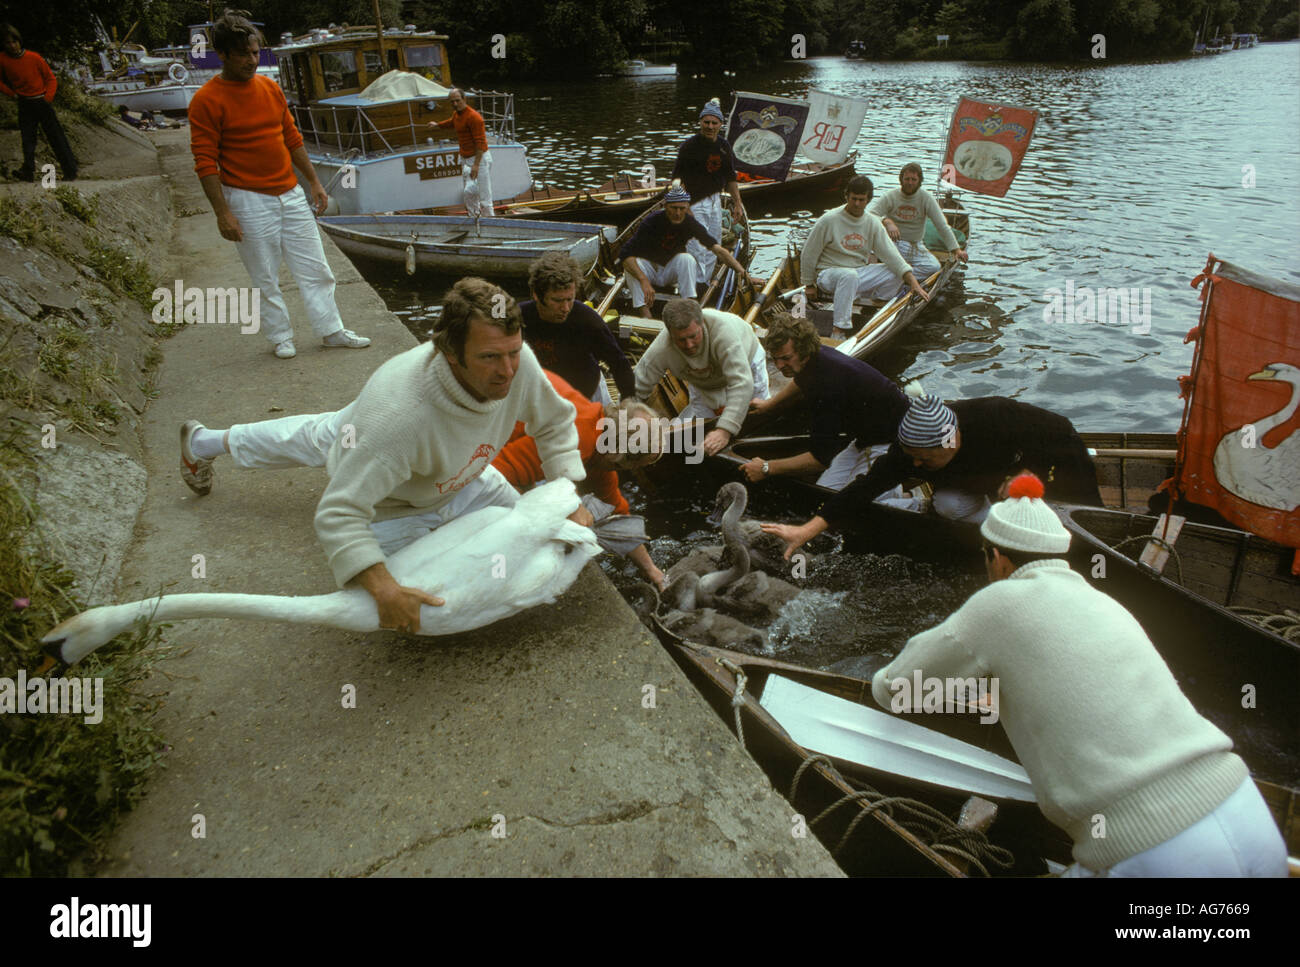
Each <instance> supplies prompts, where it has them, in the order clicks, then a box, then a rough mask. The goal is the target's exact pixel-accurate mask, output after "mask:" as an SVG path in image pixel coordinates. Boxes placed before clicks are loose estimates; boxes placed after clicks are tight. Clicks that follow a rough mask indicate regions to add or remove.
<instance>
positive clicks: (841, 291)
mask: <svg viewBox="0 0 1300 967" xmlns="http://www.w3.org/2000/svg"><path fill="white" fill-rule="evenodd" d="M903 287H904V283H903V282H902V281H900V280H899V278H898V276H896V275H895V274H894V273H893V272H891V271H890V270H889V268H888V267H887V266H886V265H885V264H884V263H883V262H872V263H870V264H869V265H862V266H859V267H858V268H856V269H822V270H821V271H820V272H818V273H817V288H819V289H821V290H822V291H823V292H830V293H832V294H833V296H834V300H835V310H834V311H835V314H834V318H833V319H832V320H831V321H832V322H833V323H834V324H835V326H836V327H837V328H839V329H850V328H852V326H853V300H854V299H892V298H893V297H894V296H896V295H898V293H900V292H902V291H903Z"/></svg>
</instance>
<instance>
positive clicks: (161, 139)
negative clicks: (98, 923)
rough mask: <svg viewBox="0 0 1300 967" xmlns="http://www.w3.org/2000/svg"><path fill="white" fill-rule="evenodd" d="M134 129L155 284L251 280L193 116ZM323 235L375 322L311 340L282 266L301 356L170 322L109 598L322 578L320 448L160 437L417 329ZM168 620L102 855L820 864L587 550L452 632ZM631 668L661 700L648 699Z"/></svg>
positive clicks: (506, 868)
mask: <svg viewBox="0 0 1300 967" xmlns="http://www.w3.org/2000/svg"><path fill="white" fill-rule="evenodd" d="M153 137H154V139H155V143H156V144H157V147H158V150H159V152H160V162H161V168H162V172H163V175H162V177H163V178H164V179H165V181H166V182H167V186H168V189H169V190H170V193H171V199H172V206H173V210H174V212H175V214H176V221H175V226H174V235H173V241H172V246H171V252H170V258H171V264H169V265H166V266H159V274H160V275H162V276H163V280H164V284H167V283H170V282H172V281H174V280H175V279H183V280H184V283H185V285H187V286H190V285H195V286H200V287H207V286H223V287H224V286H231V285H234V286H243V285H246V284H247V275H246V273H245V272H244V269H243V267H242V265H241V264H240V262H239V259H238V256H237V254H236V252H235V248H234V246H233V245H231V244H230V243H228V242H225V241H223V240H222V239H221V237H220V236H219V234H218V233H217V230H216V224H215V219H214V218H213V216H212V214H211V211H210V209H209V208H208V205H207V203H206V201H205V200H204V198H203V195H202V191H201V189H200V187H199V184H198V181H197V179H196V178H195V177H194V172H193V166H192V161H191V158H190V153H189V146H188V132H187V131H185V130H181V131H172V132H161V133H158V134H156V135H153ZM88 173H89V174H90V177H91V178H92V179H93V178H94V172H93V171H91V172H88ZM82 184H88V183H87V182H83V183H82ZM90 184H93V182H91V183H90ZM95 187H96V188H98V190H100V191H103V190H106V187H101V186H95ZM325 246H326V251H327V253H328V255H329V258H330V261H331V264H332V265H333V266H334V269H335V272H336V274H337V276H338V279H339V287H338V303H339V307H340V309H341V310H342V313H343V317H344V319H345V323H346V324H347V325H348V326H349V327H350V328H353V329H355V330H357V331H359V332H361V333H363V334H365V335H369V336H370V337H371V338H372V339H373V340H374V344H373V346H372V347H371V348H369V349H366V350H360V351H339V350H333V351H326V350H322V349H320V348H318V346H317V345H316V340H315V339H314V338H313V337H312V335H311V333H310V329H309V327H308V326H307V324H306V321H305V318H304V316H303V313H302V304H301V299H300V298H299V297H298V294H297V292H296V290H295V289H294V287H293V286H292V284H291V283H289V284H288V285H287V286H286V295H287V297H288V302H289V308H290V311H291V313H292V314H293V317H294V320H295V326H296V329H297V332H298V339H297V343H298V347H299V355H298V357H297V358H296V359H294V360H291V361H288V362H285V361H281V360H277V359H275V358H274V357H273V356H272V355H271V353H270V346H269V344H268V342H267V341H266V339H265V338H264V337H263V336H261V335H260V334H258V335H241V334H240V333H239V331H238V327H236V326H217V325H207V326H190V327H187V328H186V329H185V330H184V331H182V332H180V333H178V334H177V335H176V336H175V337H173V338H172V339H170V340H168V341H167V342H165V343H164V344H163V349H164V352H165V358H164V362H163V365H162V370H161V376H160V381H159V384H158V388H159V390H160V395H159V397H158V398H157V399H156V400H155V401H154V402H153V403H152V404H151V405H150V407H149V408H148V410H147V411H146V413H145V415H144V418H143V420H142V422H141V435H142V440H141V443H142V448H143V459H144V462H145V465H146V468H147V470H148V475H149V476H148V492H147V497H146V500H145V504H144V509H143V511H142V513H141V515H140V517H139V520H138V523H137V526H136V531H135V538H134V543H133V544H132V546H131V548H130V549H129V551H128V553H127V556H126V562H125V564H124V567H123V570H122V574H121V578H120V581H119V585H118V599H119V600H129V599H135V598H138V597H144V596H147V595H150V594H154V593H157V591H158V590H159V589H160V588H166V589H168V590H170V591H173V592H182V591H256V592H264V593H270V594H311V593H320V592H322V591H329V590H332V589H333V581H332V579H331V577H330V574H329V571H328V569H327V568H326V566H325V560H324V556H323V555H322V553H321V551H320V549H319V547H318V545H317V543H316V539H315V536H314V533H313V530H312V526H311V519H312V513H313V510H314V508H315V504H316V500H317V498H318V497H319V495H320V493H321V490H322V488H323V486H324V484H325V475H324V472H323V471H317V470H296V471H280V472H268V471H262V472H257V471H243V470H239V469H238V468H235V467H233V466H232V465H231V464H230V463H229V462H228V461H225V462H223V461H218V464H217V467H218V470H217V479H216V484H215V487H214V489H213V492H212V494H211V495H210V496H208V497H204V498H196V497H194V495H192V494H191V493H190V492H189V490H188V489H186V487H185V486H184V485H183V484H182V482H181V480H180V478H179V474H178V472H177V442H176V433H177V426H178V425H179V424H180V423H181V422H182V421H183V420H184V419H186V418H189V417H195V418H197V419H200V420H202V421H203V422H205V423H207V424H208V425H210V426H227V425H229V424H231V423H234V422H246V421H253V420H259V419H266V418H270V417H274V416H278V415H282V414H285V413H296V412H315V411H322V410H332V409H336V408H337V407H339V406H341V405H343V404H344V403H346V402H347V401H348V400H349V399H351V398H352V396H353V395H355V393H356V392H357V391H358V390H359V389H360V387H361V386H362V384H363V383H364V381H365V379H366V378H367V376H368V375H369V373H370V372H371V371H372V370H373V369H374V368H375V367H376V366H378V365H379V364H380V362H382V361H383V360H384V359H386V358H388V357H389V356H392V355H393V354H395V353H398V352H401V351H403V350H405V349H407V348H408V347H410V346H411V345H413V344H414V337H413V336H411V334H410V333H409V332H408V331H407V330H406V329H405V328H404V327H403V326H402V325H401V323H400V322H399V321H398V320H397V319H396V318H395V317H394V316H392V315H391V314H390V313H389V312H388V311H387V310H386V309H385V307H384V305H383V303H382V301H381V300H380V298H379V297H378V295H377V294H376V293H375V292H374V291H373V290H372V289H371V288H370V287H369V286H368V285H367V284H366V283H365V282H364V281H363V280H362V278H361V276H360V275H359V274H358V273H357V272H356V270H355V269H354V268H353V267H352V266H351V264H350V263H349V262H348V261H347V259H346V258H345V257H343V256H342V255H341V254H340V253H339V252H338V250H337V249H335V248H334V246H333V245H332V243H330V242H329V241H328V240H326V243H325ZM196 554H202V555H204V561H205V567H206V577H205V578H203V579H195V578H194V577H192V570H193V567H194V565H193V563H192V561H193V556H194V555H196ZM169 640H170V642H171V643H172V644H174V645H176V646H178V647H179V650H180V651H182V652H183V654H182V655H181V656H180V657H177V658H175V659H173V660H171V661H167V662H165V663H164V664H163V665H162V666H161V668H162V673H161V675H160V677H159V681H158V682H157V688H158V689H159V690H163V689H166V690H167V691H168V692H169V696H168V698H167V700H166V703H165V706H164V708H163V710H162V712H161V714H160V718H159V723H158V724H159V727H160V729H161V730H162V731H163V732H164V733H165V734H166V735H167V736H168V738H169V741H170V743H171V746H172V747H171V751H170V752H169V753H168V755H167V756H166V757H165V766H166V767H165V768H164V769H162V770H159V771H158V772H157V774H156V776H155V778H154V780H153V782H152V785H151V787H150V790H149V792H148V794H147V795H146V797H145V798H144V800H143V802H142V803H141V804H140V805H139V806H138V807H137V808H136V809H135V810H134V811H133V812H132V813H130V814H128V815H127V816H126V817H125V819H124V821H123V823H122V825H121V826H120V828H119V830H118V832H117V834H116V836H115V838H114V839H113V841H112V843H111V848H110V852H111V858H110V860H109V861H108V862H107V863H106V864H104V866H103V867H102V869H101V870H100V872H101V873H102V874H105V875H109V876H137V875H145V876H232V875H239V876H242V875H254V876H281V875H305V876H327V875H341V876H354V875H374V874H379V875H397V876H407V875H471V876H519V875H522V876H533V875H539V876H547V875H600V876H604V875H617V876H647V875H688V876H690V875H721V876H769V875H792V876H834V875H838V874H839V870H838V868H837V867H836V866H835V864H834V863H833V862H832V860H831V859H830V857H829V856H828V854H827V853H826V851H825V850H824V849H823V847H822V846H821V845H820V844H819V843H818V842H817V841H816V839H815V838H812V837H807V838H795V837H794V836H792V835H791V829H792V823H791V817H792V813H793V810H792V809H791V807H790V806H789V805H788V804H787V803H786V802H785V800H784V799H782V798H781V796H780V795H779V794H777V793H776V792H775V791H773V789H772V788H771V786H770V785H769V784H768V782H767V780H766V778H765V777H764V776H763V774H762V773H761V772H760V771H759V769H758V767H757V766H756V765H755V764H754V763H753V762H752V760H750V758H749V757H748V756H747V755H746V754H745V753H744V752H743V751H742V750H741V748H740V747H739V745H738V744H737V743H736V741H735V739H734V738H733V737H732V736H731V735H730V733H729V732H728V731H727V730H726V728H725V727H724V726H723V725H722V723H721V722H719V721H718V720H717V718H716V717H715V716H714V714H713V712H712V711H711V710H710V709H709V708H708V707H707V706H706V704H705V703H704V701H703V700H702V699H701V698H700V697H699V696H698V695H697V694H696V693H695V691H694V689H693V688H692V687H691V686H690V685H689V684H688V683H687V682H686V680H685V679H684V678H683V677H682V675H681V674H680V672H679V671H678V669H677V667H676V666H675V665H674V664H673V662H672V660H671V659H670V658H669V656H668V655H667V654H666V653H665V652H664V651H663V650H662V649H661V648H660V646H659V645H658V644H657V643H656V642H655V641H654V640H653V638H651V637H650V636H649V635H648V634H647V632H646V631H645V630H644V628H643V627H642V626H641V625H640V623H639V622H638V621H637V619H636V617H635V615H634V614H633V612H632V611H631V609H630V608H629V607H628V606H627V605H626V604H625V603H624V601H623V600H622V599H621V598H620V597H619V596H618V595H617V594H616V593H615V591H614V588H613V587H612V585H611V584H610V583H609V582H608V581H607V580H606V578H605V577H604V575H603V574H602V573H601V572H600V570H599V569H598V568H597V567H595V566H594V565H588V567H587V569H586V571H584V573H583V575H582V577H581V578H580V579H579V582H578V584H577V585H575V586H574V588H573V589H572V590H570V591H569V592H568V593H567V594H566V595H565V596H564V597H563V598H562V599H561V600H560V601H559V602H558V603H557V604H556V605H554V606H550V607H544V608H538V609H534V610H532V611H529V612H527V613H525V614H522V615H518V616H516V617H514V618H512V619H509V620H507V621H504V622H501V623H499V624H497V625H494V626H492V627H491V628H488V629H485V630H482V631H479V632H476V633H473V634H467V635H460V636H456V637H452V638H446V639H437V640H429V639H414V638H408V637H402V636H399V635H395V634H390V633H387V632H383V633H376V634H371V635H357V634H351V633H347V632H343V631H337V630H332V629H322V628H314V627H307V626H296V625H295V626H290V625H277V624H269V623H259V622H236V621H193V622H181V623H179V624H178V625H176V626H175V628H174V629H173V630H172V631H171V632H170V633H169ZM163 676H165V677H163ZM647 684H651V685H654V686H655V689H656V707H655V708H644V707H643V706H642V696H643V686H645V685H647ZM347 685H352V686H355V692H356V707H355V708H345V707H344V703H343V701H342V696H343V693H344V690H345V686H347ZM197 816H202V817H203V819H202V823H203V826H204V827H205V828H204V832H205V836H204V837H203V838H196V837H195V836H194V835H193V833H194V831H195V829H196V828H197V825H198V823H199V820H197V819H196V818H195V817H197ZM501 833H504V836H502V835H500V834H501Z"/></svg>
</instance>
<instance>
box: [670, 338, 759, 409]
mask: <svg viewBox="0 0 1300 967" xmlns="http://www.w3.org/2000/svg"><path fill="white" fill-rule="evenodd" d="M749 370H750V372H751V373H753V374H754V399H756V400H765V399H769V398H771V396H772V393H771V391H770V390H769V389H768V385H767V352H766V351H765V350H764V349H763V345H762V343H760V344H759V346H758V350H757V352H755V353H754V355H753V357H752V358H751V359H750V360H749ZM682 382H686V381H685V380H682ZM686 392H687V396H688V397H689V399H690V402H688V403H687V404H686V409H684V410H682V412H681V413H679V414H678V415H679V416H680V417H681V418H682V419H684V420H697V419H703V420H711V419H713V418H714V417H715V416H717V415H718V412H719V411H720V410H721V409H722V408H723V407H724V406H726V405H727V389H726V387H725V386H724V387H722V388H721V389H700V388H698V387H697V386H696V385H695V384H694V383H686Z"/></svg>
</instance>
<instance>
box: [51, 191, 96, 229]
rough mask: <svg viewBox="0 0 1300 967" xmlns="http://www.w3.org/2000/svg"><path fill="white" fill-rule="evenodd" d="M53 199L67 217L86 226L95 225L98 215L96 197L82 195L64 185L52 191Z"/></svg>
mask: <svg viewBox="0 0 1300 967" xmlns="http://www.w3.org/2000/svg"><path fill="white" fill-rule="evenodd" d="M54 197H55V198H57V199H58V201H59V204H60V205H62V206H63V210H64V211H65V212H67V213H68V214H69V215H72V216H73V217H74V218H77V219H79V220H80V221H82V222H84V223H85V224H87V225H94V224H95V216H96V215H97V214H98V213H99V196H98V195H89V196H87V195H83V194H82V193H81V192H79V191H77V189H76V188H74V187H73V186H72V185H66V184H65V185H59V187H57V188H55V189H54Z"/></svg>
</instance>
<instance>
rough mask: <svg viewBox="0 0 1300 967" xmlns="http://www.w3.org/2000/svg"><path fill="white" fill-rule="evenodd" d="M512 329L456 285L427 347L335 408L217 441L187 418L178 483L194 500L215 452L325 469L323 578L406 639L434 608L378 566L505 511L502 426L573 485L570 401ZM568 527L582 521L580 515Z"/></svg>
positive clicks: (511, 304)
mask: <svg viewBox="0 0 1300 967" xmlns="http://www.w3.org/2000/svg"><path fill="white" fill-rule="evenodd" d="M521 324H522V319H521V315H520V312H519V307H518V306H517V305H516V303H515V300H514V299H512V298H511V297H510V296H509V295H508V294H507V293H506V292H505V291H504V290H502V289H500V288H498V287H497V286H495V285H492V284H490V283H488V282H486V281H484V280H483V279H475V278H466V279H461V280H460V281H459V282H457V283H456V285H455V286H453V287H452V289H451V291H450V292H448V293H447V296H446V298H445V300H444V304H443V313H442V317H441V318H440V319H439V320H438V322H437V324H436V325H435V326H434V337H433V346H432V347H430V346H429V345H427V344H422V345H420V346H416V347H415V348H414V349H411V350H408V351H407V352H404V353H401V354H400V355H398V356H395V357H393V358H392V359H390V360H388V361H387V362H386V363H384V364H383V365H382V366H380V367H379V369H377V370H376V371H375V372H374V373H373V374H372V375H371V377H370V379H369V380H368V381H367V382H366V385H365V387H364V388H363V389H362V390H361V393H360V395H359V396H358V397H357V398H356V400H354V401H353V402H352V403H350V404H348V405H347V406H345V407H344V408H343V409H341V410H338V411H336V412H333V413H317V414H310V415H305V416H291V417H285V418H283V419H278V420H264V421H262V422H260V423H249V424H238V425H235V426H232V427H231V428H230V429H228V430H225V431H220V430H209V429H207V428H206V427H204V426H203V425H202V424H200V423H198V422H197V421H195V420H189V421H187V422H186V423H185V424H184V426H182V427H181V476H182V479H184V481H185V483H186V484H187V485H188V486H189V487H190V489H191V490H193V491H194V492H195V493H197V494H200V495H203V494H206V493H208V492H209V490H210V489H211V486H212V460H213V458H215V457H216V456H218V455H220V454H223V453H228V454H230V456H231V457H232V458H233V459H234V461H235V463H236V464H238V465H239V466H241V467H265V468H279V467H299V466H317V467H319V466H323V467H325V468H326V469H327V470H328V472H329V475H330V482H329V485H328V486H327V487H326V488H325V492H324V493H323V494H322V495H321V499H320V503H319V504H318V505H317V508H316V518H315V526H316V534H317V537H318V538H319V539H320V542H321V546H322V547H323V548H324V550H325V554H326V556H327V558H328V559H329V564H330V568H331V570H332V571H333V572H334V578H335V580H336V581H337V582H338V584H339V587H344V586H348V585H355V586H359V587H362V588H364V589H365V590H366V591H368V592H369V593H370V594H371V596H372V597H373V598H374V599H375V603H376V605H377V607H378V610H379V624H380V627H381V628H391V629H395V630H399V631H414V630H416V629H418V628H419V627H420V606H421V605H426V604H427V605H434V606H440V605H442V604H443V601H442V599H440V598H436V597H434V596H433V595H431V594H428V593H426V592H424V591H421V590H419V589H417V588H411V587H403V586H401V585H399V584H398V583H397V581H396V580H394V578H393V576H392V575H391V574H390V573H389V571H388V568H387V567H386V566H385V560H386V558H387V556H388V555H390V554H392V553H394V552H396V551H397V550H399V549H400V548H402V547H404V546H406V545H407V544H409V543H411V542H412V541H414V540H416V539H417V538H419V537H422V536H424V535H425V534H427V533H429V532H430V531H432V530H434V529H436V528H437V527H439V526H441V525H442V524H445V523H447V522H448V521H450V520H453V519H455V518H457V517H460V516H462V515H464V514H468V513H470V512H472V511H474V510H478V509H479V508H481V507H487V506H493V505H497V506H507V507H510V506H513V505H514V503H515V501H516V500H517V499H518V493H517V492H516V491H515V490H514V489H513V488H512V487H511V486H510V485H509V484H508V483H507V482H506V480H505V478H503V477H502V476H501V474H500V473H499V472H498V471H496V470H495V469H493V468H492V467H491V461H492V458H493V456H494V455H495V454H496V453H497V452H498V451H499V450H500V449H501V447H502V446H503V445H504V444H505V443H506V441H507V440H509V439H510V435H511V433H512V431H513V430H514V427H515V423H516V422H522V423H523V424H524V425H525V426H526V427H527V428H528V433H529V435H530V436H531V437H532V438H533V439H534V440H535V441H536V444H537V449H538V452H539V454H540V456H541V460H542V466H543V468H544V471H545V475H546V477H547V479H550V480H555V479H557V478H559V477H564V478H567V479H569V480H572V481H574V482H577V481H580V480H582V479H583V478H584V477H585V471H584V469H583V465H582V460H581V459H580V456H579V453H578V434H577V431H576V429H575V428H574V408H573V404H571V403H569V402H568V401H567V400H565V399H563V398H561V397H560V396H559V394H557V393H556V392H555V390H554V389H553V388H552V386H551V384H550V382H549V381H548V380H547V378H546V375H545V373H544V372H543V370H542V367H541V366H540V365H539V364H538V362H537V359H536V357H535V356H534V355H533V353H532V350H531V349H529V348H528V347H527V346H525V345H524V343H523V334H522V330H521ZM571 519H572V520H574V521H576V522H578V523H580V524H584V525H585V524H590V523H591V515H590V514H589V513H587V512H586V511H585V510H584V509H583V508H579V509H578V510H576V511H575V512H574V513H573V514H572V515H571Z"/></svg>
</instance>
